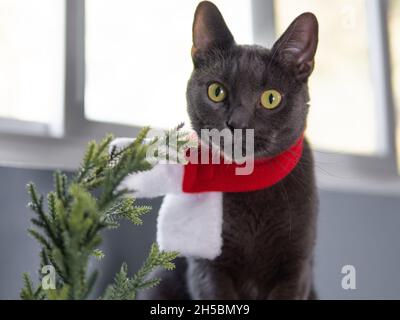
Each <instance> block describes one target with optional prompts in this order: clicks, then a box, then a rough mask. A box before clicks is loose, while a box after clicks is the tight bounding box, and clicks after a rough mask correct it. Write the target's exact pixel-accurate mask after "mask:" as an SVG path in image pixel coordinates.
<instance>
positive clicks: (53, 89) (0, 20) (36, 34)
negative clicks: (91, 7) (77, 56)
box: [0, 0, 65, 134]
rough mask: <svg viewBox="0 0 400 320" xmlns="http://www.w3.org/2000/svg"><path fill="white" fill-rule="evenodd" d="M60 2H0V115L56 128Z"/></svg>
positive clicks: (61, 39) (60, 68)
mask: <svg viewBox="0 0 400 320" xmlns="http://www.w3.org/2000/svg"><path fill="white" fill-rule="evenodd" d="M64 5H65V3H64V1H63V0H35V1H28V0H0V70H1V72H0V117H3V118H11V119H17V120H27V121H34V122H40V123H45V124H48V125H49V126H50V130H52V132H53V133H54V134H57V133H59V131H60V130H61V128H60V127H61V125H60V124H61V121H62V119H61V118H62V106H63V98H64V97H63V85H64V81H63V80H64V79H63V77H64V71H63V70H64V15H65V8H64Z"/></svg>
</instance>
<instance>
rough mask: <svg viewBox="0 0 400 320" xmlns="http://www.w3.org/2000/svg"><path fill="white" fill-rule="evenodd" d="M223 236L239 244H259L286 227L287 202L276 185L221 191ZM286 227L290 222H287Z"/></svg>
mask: <svg viewBox="0 0 400 320" xmlns="http://www.w3.org/2000/svg"><path fill="white" fill-rule="evenodd" d="M222 203H223V217H224V219H223V237H224V238H226V241H227V242H233V243H235V244H238V245H240V246H249V247H254V248H256V247H258V246H259V245H265V244H266V242H270V241H272V240H273V238H274V237H275V236H276V235H277V233H283V232H284V229H286V223H287V222H288V221H287V219H285V218H284V216H285V215H288V214H289V213H290V211H291V206H290V203H289V202H288V201H287V200H286V199H285V196H284V195H283V194H280V193H279V192H278V190H276V188H274V189H267V190H260V191H256V192H248V193H247V192H246V193H224V194H223V195H222ZM287 227H289V226H287Z"/></svg>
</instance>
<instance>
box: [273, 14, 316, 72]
mask: <svg viewBox="0 0 400 320" xmlns="http://www.w3.org/2000/svg"><path fill="white" fill-rule="evenodd" d="M317 46H318V20H317V18H316V17H315V16H314V15H313V14H312V13H309V12H307V13H303V14H302V15H300V16H298V17H297V18H296V19H295V20H294V21H293V22H292V24H291V25H290V26H289V28H288V29H287V30H286V31H285V33H284V34H283V35H282V36H281V37H280V38H279V39H278V40H277V41H276V42H275V44H274V46H273V47H272V53H273V56H274V57H276V58H277V59H278V60H279V61H281V62H282V63H283V64H284V66H285V67H287V68H288V69H289V71H290V72H292V73H293V74H294V76H295V77H296V78H297V79H298V80H306V79H307V78H308V77H309V76H310V74H311V73H312V71H313V69H314V56H315V53H316V51H317Z"/></svg>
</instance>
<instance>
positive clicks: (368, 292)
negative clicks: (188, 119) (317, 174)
mask: <svg viewBox="0 0 400 320" xmlns="http://www.w3.org/2000/svg"><path fill="white" fill-rule="evenodd" d="M28 181H34V182H35V183H36V184H37V186H38V188H39V189H40V190H41V191H42V192H43V193H45V192H48V191H49V190H50V189H51V188H52V175H51V172H49V171H40V170H26V169H10V168H0V299H14V298H18V294H19V289H20V287H21V285H22V281H21V274H22V273H23V272H25V271H27V272H30V273H31V275H32V276H33V278H35V276H36V273H37V266H38V264H39V259H38V257H37V253H38V246H37V245H36V243H35V241H34V240H33V239H31V238H30V237H29V236H28V235H27V233H26V229H27V227H28V226H29V218H30V217H31V213H30V211H29V210H28V209H27V208H26V204H27V202H28V196H27V194H26V190H25V185H26V183H27V182H28ZM159 203H160V200H159V199H158V200H156V201H154V202H153V203H152V205H153V212H152V213H151V214H149V215H147V216H146V217H145V218H144V220H145V221H144V225H143V226H140V227H135V226H132V225H131V224H129V223H123V224H122V225H121V228H120V229H119V230H117V231H116V230H107V231H106V232H105V233H104V238H105V241H104V243H103V250H104V252H105V254H106V257H105V258H104V259H103V261H101V262H100V263H99V264H98V266H99V267H101V277H100V279H99V280H100V281H99V285H98V288H97V291H98V292H101V291H102V290H103V288H104V286H105V285H106V284H107V283H109V282H110V281H111V279H112V277H113V275H114V274H115V272H116V271H117V270H118V269H119V267H120V265H121V263H122V262H123V261H126V262H127V263H128V265H129V269H130V270H131V271H135V270H136V269H137V268H139V267H140V265H141V263H142V262H143V260H144V258H145V257H146V254H147V252H148V249H149V246H150V244H151V243H152V241H153V240H154V233H155V221H156V214H157V209H158V206H159ZM399 211H400V199H396V198H391V197H382V196H366V195H358V194H349V193H346V194H342V193H332V192H324V191H322V192H321V212H320V219H319V230H318V244H317V252H316V262H315V267H316V268H315V276H316V286H317V290H318V292H319V296H320V298H323V299H371V298H374V299H384V298H386V299H399V298H400V276H399V275H398V270H400V246H399V244H400V232H399V230H398V227H399V226H400V212H399ZM347 264H351V265H354V266H355V267H356V270H357V283H356V285H357V289H356V290H343V289H342V288H341V279H342V277H343V275H342V274H341V268H342V266H343V265H347Z"/></svg>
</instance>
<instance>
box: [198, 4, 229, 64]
mask: <svg viewBox="0 0 400 320" xmlns="http://www.w3.org/2000/svg"><path fill="white" fill-rule="evenodd" d="M233 44H234V39H233V36H232V34H231V32H230V31H229V29H228V27H227V25H226V23H225V21H224V18H223V17H222V15H221V13H220V12H219V10H218V8H217V7H216V6H215V5H214V4H213V3H211V2H209V1H202V2H200V3H199V5H198V6H197V9H196V12H195V14H194V22H193V47H192V58H193V61H194V62H195V64H196V62H197V61H198V60H200V59H201V58H202V57H204V56H205V55H206V54H207V52H209V51H210V50H213V49H226V48H229V47H230V46H232V45H233Z"/></svg>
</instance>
